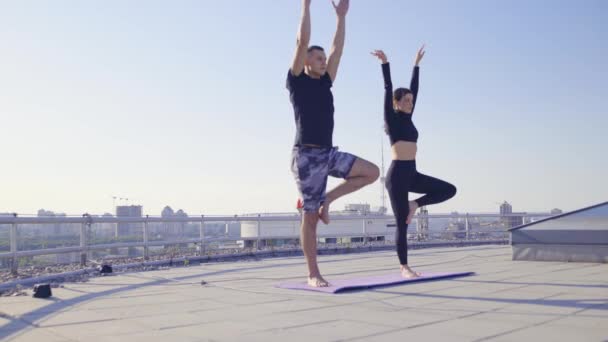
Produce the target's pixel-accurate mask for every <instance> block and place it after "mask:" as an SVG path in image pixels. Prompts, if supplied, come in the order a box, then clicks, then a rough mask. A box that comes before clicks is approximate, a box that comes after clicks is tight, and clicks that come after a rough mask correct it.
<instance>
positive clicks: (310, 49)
mask: <svg viewBox="0 0 608 342" xmlns="http://www.w3.org/2000/svg"><path fill="white" fill-rule="evenodd" d="M314 50H319V51H322V52H325V50H323V48H322V47H320V46H319V45H312V46H310V47H309V48H308V52H309V53H310V52H313V51H314Z"/></svg>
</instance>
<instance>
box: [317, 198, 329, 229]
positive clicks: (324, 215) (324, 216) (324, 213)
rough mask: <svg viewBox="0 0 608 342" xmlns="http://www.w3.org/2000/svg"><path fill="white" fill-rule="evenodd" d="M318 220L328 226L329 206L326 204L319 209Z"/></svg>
mask: <svg viewBox="0 0 608 342" xmlns="http://www.w3.org/2000/svg"><path fill="white" fill-rule="evenodd" d="M319 218H320V219H321V221H323V223H325V224H329V204H328V203H327V202H326V203H323V205H321V207H320V208H319Z"/></svg>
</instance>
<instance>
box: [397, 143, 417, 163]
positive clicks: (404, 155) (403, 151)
mask: <svg viewBox="0 0 608 342" xmlns="http://www.w3.org/2000/svg"><path fill="white" fill-rule="evenodd" d="M417 150H418V146H417V145H416V143H415V142H412V141H397V142H396V143H394V144H393V146H391V152H392V155H393V160H416V151H417Z"/></svg>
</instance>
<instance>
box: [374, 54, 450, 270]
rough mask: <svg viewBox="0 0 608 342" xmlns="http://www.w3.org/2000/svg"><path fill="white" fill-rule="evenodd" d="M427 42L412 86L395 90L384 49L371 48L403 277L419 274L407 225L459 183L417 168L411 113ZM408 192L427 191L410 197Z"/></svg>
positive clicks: (414, 133)
mask: <svg viewBox="0 0 608 342" xmlns="http://www.w3.org/2000/svg"><path fill="white" fill-rule="evenodd" d="M424 54H425V51H424V46H422V47H421V48H420V50H418V53H417V54H416V62H415V64H414V71H413V74H412V81H411V83H410V89H406V88H397V89H395V91H394V92H393V84H392V82H391V73H390V65H389V63H388V60H387V58H386V55H385V54H384V52H383V51H382V50H376V51H374V52H372V55H374V56H376V57H378V59H380V61H381V62H382V74H383V76H384V89H385V94H384V123H385V130H386V133H387V134H388V136H389V138H390V141H391V150H392V159H393V161H392V163H391V166H390V168H389V170H388V173H387V176H386V188H387V189H388V193H389V196H390V199H391V206H392V208H393V212H394V213H395V219H396V221H397V233H396V244H397V255H398V256H399V262H400V264H401V275H402V276H403V277H404V278H415V277H419V276H420V274H419V273H417V272H414V271H413V270H412V269H411V268H410V267H409V266H408V263H407V226H408V224H410V222H411V220H412V216H413V215H414V214H415V213H416V209H418V208H419V207H421V206H426V205H430V204H435V203H440V202H443V201H445V200H447V199H449V198H452V197H453V196H454V195H455V194H456V187H455V186H454V185H452V184H450V183H448V182H445V181H442V180H440V179H437V178H433V177H430V176H426V175H423V174H421V173H419V172H418V171H417V170H416V150H417V145H416V142H417V141H418V130H416V127H415V126H414V123H413V122H412V114H413V113H414V108H415V107H416V98H417V97H418V76H419V73H420V68H419V66H418V65H419V63H420V61H421V60H422V57H424ZM408 192H414V193H420V194H424V195H423V196H422V197H420V198H418V199H416V200H414V201H409V198H408Z"/></svg>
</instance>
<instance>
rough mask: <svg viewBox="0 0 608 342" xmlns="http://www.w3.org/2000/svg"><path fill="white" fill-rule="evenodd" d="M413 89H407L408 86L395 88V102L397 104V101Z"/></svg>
mask: <svg viewBox="0 0 608 342" xmlns="http://www.w3.org/2000/svg"><path fill="white" fill-rule="evenodd" d="M411 93H412V91H411V90H409V89H407V88H397V89H395V91H393V104H395V102H398V101H401V99H402V98H403V97H404V96H405V95H407V94H411Z"/></svg>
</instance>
